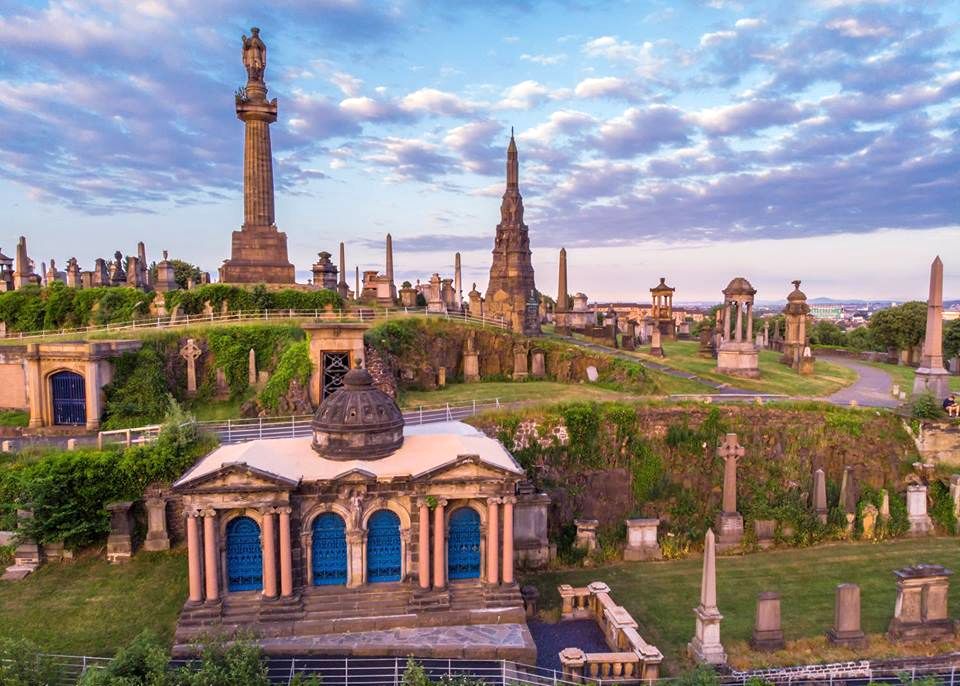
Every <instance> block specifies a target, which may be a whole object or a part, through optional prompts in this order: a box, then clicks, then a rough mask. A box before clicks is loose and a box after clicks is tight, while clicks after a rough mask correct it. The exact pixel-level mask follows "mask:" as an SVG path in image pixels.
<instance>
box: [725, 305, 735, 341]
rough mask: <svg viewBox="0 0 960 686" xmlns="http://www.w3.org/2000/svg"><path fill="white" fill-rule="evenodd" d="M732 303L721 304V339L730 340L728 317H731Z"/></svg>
mask: <svg viewBox="0 0 960 686" xmlns="http://www.w3.org/2000/svg"><path fill="white" fill-rule="evenodd" d="M732 307H733V303H729V302H728V303H724V305H723V340H724V341H729V340H730V319H731V317H733V310H732V309H731V308H732Z"/></svg>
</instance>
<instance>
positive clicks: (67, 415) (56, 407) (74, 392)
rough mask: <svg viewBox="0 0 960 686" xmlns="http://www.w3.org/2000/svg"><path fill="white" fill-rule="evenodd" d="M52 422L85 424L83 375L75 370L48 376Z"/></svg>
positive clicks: (85, 403) (85, 400) (85, 398)
mask: <svg viewBox="0 0 960 686" xmlns="http://www.w3.org/2000/svg"><path fill="white" fill-rule="evenodd" d="M50 389H51V391H52V392H53V423H54V424H70V425H75V424H86V423H87V393H86V389H85V388H84V383H83V377H82V376H81V375H80V374H77V373H76V372H57V373H56V374H54V375H53V376H51V377H50Z"/></svg>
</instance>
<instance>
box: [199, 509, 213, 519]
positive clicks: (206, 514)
mask: <svg viewBox="0 0 960 686" xmlns="http://www.w3.org/2000/svg"><path fill="white" fill-rule="evenodd" d="M201 514H202V515H203V516H204V517H212V518H216V516H217V511H216V510H215V509H214V508H212V507H208V508H205V509H204V510H203V511H202V512H201Z"/></svg>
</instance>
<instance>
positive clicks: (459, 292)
mask: <svg viewBox="0 0 960 686" xmlns="http://www.w3.org/2000/svg"><path fill="white" fill-rule="evenodd" d="M453 292H454V295H455V296H456V300H457V312H459V311H460V309H461V308H462V307H463V274H462V272H461V271H460V253H457V254H456V255H454V256H453Z"/></svg>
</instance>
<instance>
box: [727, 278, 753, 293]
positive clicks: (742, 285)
mask: <svg viewBox="0 0 960 686" xmlns="http://www.w3.org/2000/svg"><path fill="white" fill-rule="evenodd" d="M723 292H724V294H725V295H728V296H730V295H754V294H756V292H757V289H755V288H754V287H753V286H752V285H751V284H750V282H749V281H747V280H746V279H745V278H743V277H742V276H738V277H737V278H735V279H734V280H733V281H731V282H730V283H728V284H727V287H726V288H724V289H723Z"/></svg>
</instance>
